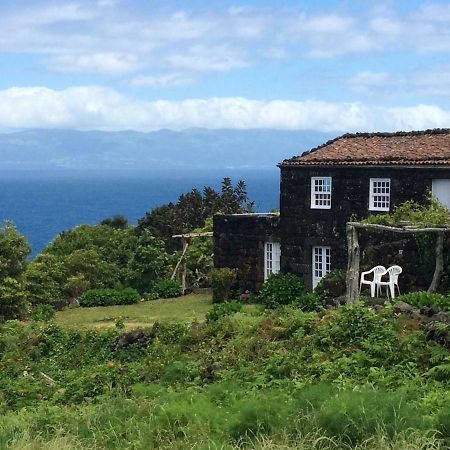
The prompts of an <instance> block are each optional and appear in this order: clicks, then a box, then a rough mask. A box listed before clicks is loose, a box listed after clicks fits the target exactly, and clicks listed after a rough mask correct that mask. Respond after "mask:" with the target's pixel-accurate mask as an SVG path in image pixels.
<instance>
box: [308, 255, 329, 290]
mask: <svg viewBox="0 0 450 450" xmlns="http://www.w3.org/2000/svg"><path fill="white" fill-rule="evenodd" d="M330 271H331V247H313V248H312V285H313V289H315V288H316V286H317V284H318V283H319V281H320V280H321V279H322V278H323V277H324V276H325V275H326V274H327V273H330Z"/></svg>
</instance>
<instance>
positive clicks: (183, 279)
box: [181, 237, 188, 295]
mask: <svg viewBox="0 0 450 450" xmlns="http://www.w3.org/2000/svg"><path fill="white" fill-rule="evenodd" d="M181 244H182V246H183V253H182V258H183V262H182V266H181V291H182V293H183V295H184V293H185V292H186V272H187V267H186V250H187V247H188V243H187V239H186V238H185V237H182V238H181Z"/></svg>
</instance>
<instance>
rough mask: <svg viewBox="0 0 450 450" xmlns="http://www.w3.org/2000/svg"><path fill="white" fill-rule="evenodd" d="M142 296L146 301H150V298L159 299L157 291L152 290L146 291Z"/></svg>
mask: <svg viewBox="0 0 450 450" xmlns="http://www.w3.org/2000/svg"><path fill="white" fill-rule="evenodd" d="M142 298H143V299H144V301H146V302H148V301H150V300H158V298H159V294H158V293H157V292H153V291H150V292H146V293H145V294H144V295H143V296H142Z"/></svg>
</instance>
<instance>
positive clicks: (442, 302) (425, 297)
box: [397, 291, 450, 311]
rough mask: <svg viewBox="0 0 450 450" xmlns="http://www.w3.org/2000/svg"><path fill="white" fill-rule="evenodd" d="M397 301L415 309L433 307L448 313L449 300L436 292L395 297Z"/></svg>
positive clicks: (449, 307)
mask: <svg viewBox="0 0 450 450" xmlns="http://www.w3.org/2000/svg"><path fill="white" fill-rule="evenodd" d="M397 301H403V302H406V303H409V304H410V305H412V306H415V307H417V308H421V307H422V306H428V307H430V306H434V307H436V308H438V309H440V310H444V311H450V298H449V297H448V296H446V295H443V294H439V293H436V292H427V291H418V292H409V293H408V294H403V295H400V296H399V297H397Z"/></svg>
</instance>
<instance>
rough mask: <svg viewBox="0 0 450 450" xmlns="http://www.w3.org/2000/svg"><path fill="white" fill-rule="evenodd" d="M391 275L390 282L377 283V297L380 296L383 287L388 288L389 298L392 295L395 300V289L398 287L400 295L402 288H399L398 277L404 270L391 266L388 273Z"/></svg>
mask: <svg viewBox="0 0 450 450" xmlns="http://www.w3.org/2000/svg"><path fill="white" fill-rule="evenodd" d="M386 272H387V273H388V274H389V280H388V281H382V280H381V279H380V281H379V282H378V283H377V296H378V294H379V290H380V289H381V287H382V286H386V291H387V294H388V297H389V293H390V294H391V299H393V298H395V287H396V286H397V291H398V295H400V288H399V287H398V276H399V275H400V274H401V273H402V272H403V269H402V268H401V267H400V266H391V267H389V269H387V271H386Z"/></svg>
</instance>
